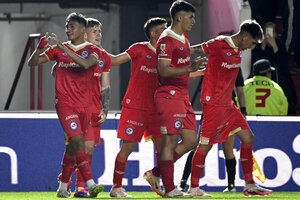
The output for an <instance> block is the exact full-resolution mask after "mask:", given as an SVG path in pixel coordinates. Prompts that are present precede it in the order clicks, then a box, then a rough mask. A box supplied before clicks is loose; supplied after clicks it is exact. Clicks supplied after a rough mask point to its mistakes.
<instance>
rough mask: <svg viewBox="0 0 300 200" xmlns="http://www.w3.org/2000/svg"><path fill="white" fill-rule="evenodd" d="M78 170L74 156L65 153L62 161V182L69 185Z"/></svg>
mask: <svg viewBox="0 0 300 200" xmlns="http://www.w3.org/2000/svg"><path fill="white" fill-rule="evenodd" d="M75 168H76V161H75V157H74V156H70V155H68V154H67V153H66V152H65V153H64V156H63V159H62V176H61V182H63V183H69V180H70V178H71V175H72V173H73V171H74V170H75Z"/></svg>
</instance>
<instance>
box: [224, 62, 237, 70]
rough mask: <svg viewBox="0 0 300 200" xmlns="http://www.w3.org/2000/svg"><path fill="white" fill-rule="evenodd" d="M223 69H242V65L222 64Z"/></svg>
mask: <svg viewBox="0 0 300 200" xmlns="http://www.w3.org/2000/svg"><path fill="white" fill-rule="evenodd" d="M221 67H225V68H227V69H231V68H237V67H241V63H238V64H228V63H227V62H222V64H221Z"/></svg>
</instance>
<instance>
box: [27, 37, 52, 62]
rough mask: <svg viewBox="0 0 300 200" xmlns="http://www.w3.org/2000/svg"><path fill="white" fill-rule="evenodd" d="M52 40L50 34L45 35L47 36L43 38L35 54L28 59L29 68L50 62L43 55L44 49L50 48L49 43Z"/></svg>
mask: <svg viewBox="0 0 300 200" xmlns="http://www.w3.org/2000/svg"><path fill="white" fill-rule="evenodd" d="M49 40H50V37H49V36H48V32H47V33H46V34H45V36H43V37H41V39H40V41H39V43H38V45H37V48H36V49H35V50H34V52H33V53H32V54H31V56H30V58H29V59H28V66H29V67H34V66H37V65H39V64H42V63H46V62H48V61H49V60H48V59H47V57H46V56H45V55H43V54H41V53H42V51H43V49H44V48H45V47H47V46H48V42H49Z"/></svg>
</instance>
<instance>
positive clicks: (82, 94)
mask: <svg viewBox="0 0 300 200" xmlns="http://www.w3.org/2000/svg"><path fill="white" fill-rule="evenodd" d="M64 45H65V46H66V47H67V48H69V49H70V50H71V51H73V52H75V53H76V54H78V55H80V56H82V57H84V58H87V57H88V56H89V55H94V56H95V57H96V58H97V59H99V57H100V56H101V50H100V49H99V48H98V47H97V46H95V45H92V44H91V43H88V42H85V43H82V44H80V45H76V46H75V45H72V44H71V43H70V42H65V43H64ZM44 55H45V56H46V57H47V58H48V60H56V62H57V71H56V75H55V98H56V99H57V100H59V101H63V102H67V103H68V104H69V105H71V106H74V105H76V106H77V107H87V106H90V105H91V101H92V96H91V94H92V90H91V88H92V83H93V82H92V81H91V80H92V78H93V72H94V67H96V65H95V66H93V67H91V68H89V69H84V68H82V67H80V66H79V65H78V64H77V63H75V62H74V61H73V60H72V59H71V58H70V57H69V56H68V55H67V54H66V53H65V52H64V51H63V50H61V49H58V48H53V49H52V48H49V49H47V50H46V51H45V54H44Z"/></svg>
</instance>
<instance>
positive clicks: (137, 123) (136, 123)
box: [127, 120, 144, 126]
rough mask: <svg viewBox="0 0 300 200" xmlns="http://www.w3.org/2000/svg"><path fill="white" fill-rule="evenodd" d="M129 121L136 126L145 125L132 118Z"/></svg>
mask: <svg viewBox="0 0 300 200" xmlns="http://www.w3.org/2000/svg"><path fill="white" fill-rule="evenodd" d="M127 123H129V124H133V125H136V126H144V123H140V122H136V121H132V120H127Z"/></svg>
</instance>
